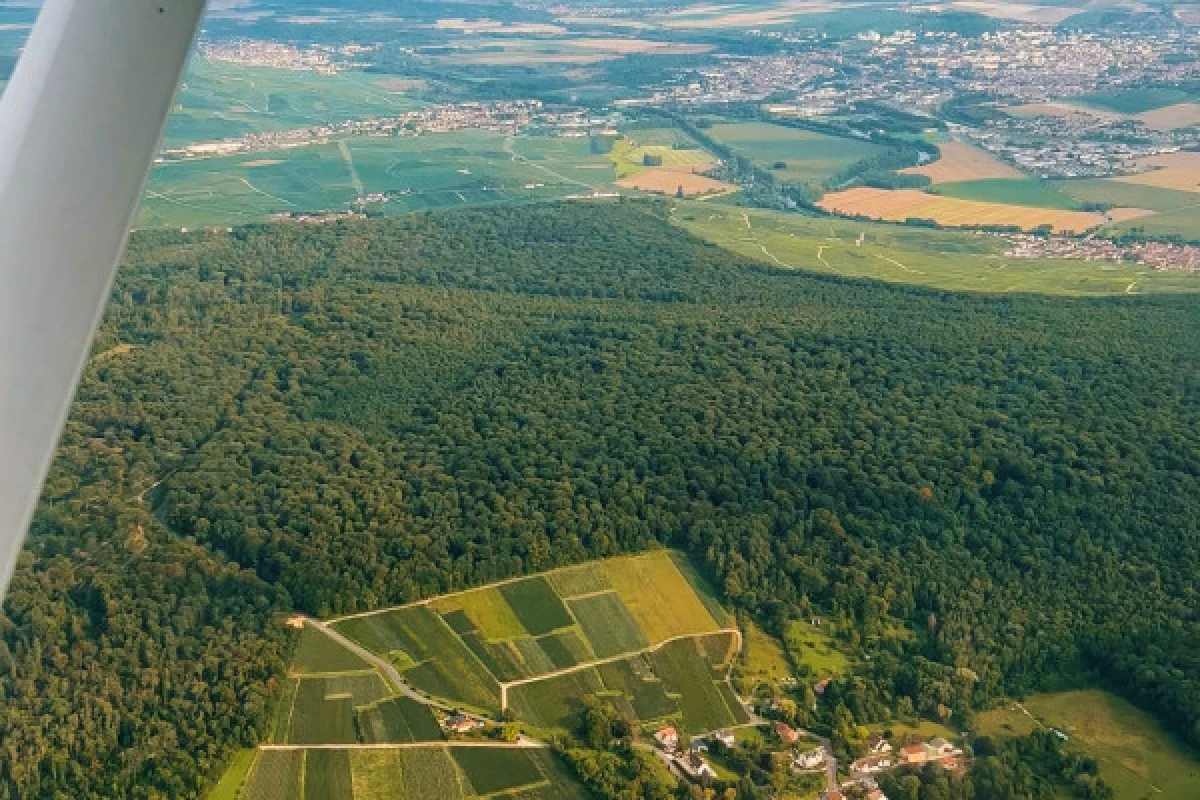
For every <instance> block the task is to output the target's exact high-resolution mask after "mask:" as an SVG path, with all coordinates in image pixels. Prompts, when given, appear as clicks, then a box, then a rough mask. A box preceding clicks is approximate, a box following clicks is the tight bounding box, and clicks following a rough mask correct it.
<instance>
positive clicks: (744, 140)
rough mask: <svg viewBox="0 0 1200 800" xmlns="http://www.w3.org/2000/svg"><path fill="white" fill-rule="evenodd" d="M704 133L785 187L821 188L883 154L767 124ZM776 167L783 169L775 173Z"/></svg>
mask: <svg viewBox="0 0 1200 800" xmlns="http://www.w3.org/2000/svg"><path fill="white" fill-rule="evenodd" d="M705 133H707V134H708V135H709V136H711V137H712V138H714V139H716V140H717V141H718V142H721V143H722V144H725V145H728V146H729V147H731V148H733V150H734V151H735V152H736V153H738V154H739V155H742V156H744V157H746V158H748V159H750V160H751V161H753V162H754V163H755V164H756V165H758V166H759V167H761V168H762V169H765V170H767V171H768V172H770V173H771V174H772V175H774V176H775V178H776V180H777V181H779V182H786V183H814V184H821V183H824V182H825V181H827V180H829V179H830V178H832V177H833V176H834V175H835V174H836V173H838V172H839V171H840V170H842V169H844V168H846V167H848V166H849V165H851V164H853V163H854V162H856V161H861V160H863V159H864V158H869V157H871V156H873V155H877V154H879V153H880V152H882V148H880V147H879V146H878V145H874V144H871V143H870V142H864V141H860V140H858V139H845V138H841V137H838V136H828V135H826V134H823V133H816V132H814V131H806V130H801V129H799V128H791V127H787V126H785V125H773V124H771V123H768V122H735V123H723V124H718V125H713V126H712V127H711V128H709V129H708V130H706V131H705ZM777 163H783V164H784V168H783V169H776V168H775V165H776V164H777Z"/></svg>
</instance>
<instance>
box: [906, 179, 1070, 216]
mask: <svg viewBox="0 0 1200 800" xmlns="http://www.w3.org/2000/svg"><path fill="white" fill-rule="evenodd" d="M929 191H931V192H933V193H934V194H938V195H941V196H943V197H957V198H959V199H960V200H978V201H980V202H984V203H1007V204H1009V205H1018V206H1036V207H1037V208H1056V209H1061V210H1064V211H1072V210H1075V209H1077V208H1078V207H1079V203H1078V202H1077V201H1076V200H1075V198H1074V197H1072V196H1071V195H1070V194H1068V193H1067V192H1064V191H1062V190H1061V189H1059V188H1057V187H1055V186H1054V185H1053V184H1050V183H1044V182H1042V181H1038V180H1033V179H1028V178H1026V179H1018V180H1000V179H992V180H974V181H960V182H958V183H942V184H938V185H937V186H934V187H931V188H930V190H929Z"/></svg>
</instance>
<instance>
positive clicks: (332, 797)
mask: <svg viewBox="0 0 1200 800" xmlns="http://www.w3.org/2000/svg"><path fill="white" fill-rule="evenodd" d="M304 800H355V798H354V784H353V782H352V779H351V776H350V752H349V751H348V750H310V751H308V755H307V756H306V757H305V760H304Z"/></svg>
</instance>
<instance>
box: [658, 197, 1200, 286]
mask: <svg viewBox="0 0 1200 800" xmlns="http://www.w3.org/2000/svg"><path fill="white" fill-rule="evenodd" d="M1128 188H1129V189H1130V190H1136V191H1139V192H1141V191H1149V190H1148V189H1147V188H1146V187H1134V186H1129V187H1128ZM1155 191H1161V190H1155ZM1178 194H1183V193H1182V192H1180V193H1178ZM1180 213H1181V214H1183V213H1189V214H1194V213H1195V210H1194V209H1193V210H1192V211H1189V212H1180ZM1162 217H1163V215H1162V214H1158V215H1155V216H1151V217H1144V218H1143V219H1139V220H1135V221H1134V222H1131V223H1127V224H1128V225H1141V224H1150V223H1155V222H1157V221H1159V220H1161V219H1162ZM672 218H673V219H674V221H675V222H676V224H679V225H682V226H683V227H685V228H687V229H688V230H689V231H691V232H692V233H694V234H695V235H697V236H700V237H701V238H703V239H706V240H708V241H710V242H712V243H714V244H717V245H720V246H722V247H725V248H728V249H730V250H733V251H734V252H737V253H740V254H741V255H743V256H746V257H748V258H752V259H756V260H758V261H760V262H764V263H766V264H768V265H771V266H774V267H779V268H783V269H803V270H811V271H813V272H821V273H825V274H830V275H842V276H847V277H855V278H870V279H873V280H882V281H889V282H892V283H905V284H911V285H915V286H928V287H933V288H938V289H947V290H952V291H975V292H989V293H992V292H998V293H1009V292H1031V293H1039V294H1055V295H1060V294H1066V295H1122V294H1124V293H1125V292H1126V290H1127V288H1128V286H1129V285H1130V283H1133V282H1134V281H1136V282H1137V288H1138V291H1139V292H1140V293H1154V292H1196V291H1200V276H1197V275H1194V274H1193V275H1189V274H1186V273H1182V272H1154V271H1149V272H1147V271H1146V270H1144V269H1143V268H1141V267H1138V266H1136V265H1133V264H1117V263H1111V262H1100V263H1097V262H1087V261H1063V260H1056V259H1011V258H1006V257H1005V256H1004V250H1005V248H1004V245H1003V243H1002V242H1001V241H1000V240H999V239H998V238H997V237H993V236H985V235H981V234H971V233H964V232H961V231H935V230H928V229H924V228H914V227H909V226H905V225H884V224H880V223H876V222H868V221H862V220H845V219H837V218H826V219H815V218H812V217H802V216H800V215H798V214H787V213H781V212H775V211H765V210H760V209H744V208H723V207H721V206H718V205H714V204H711V203H679V204H677V206H676V210H675V212H674V214H673V215H672Z"/></svg>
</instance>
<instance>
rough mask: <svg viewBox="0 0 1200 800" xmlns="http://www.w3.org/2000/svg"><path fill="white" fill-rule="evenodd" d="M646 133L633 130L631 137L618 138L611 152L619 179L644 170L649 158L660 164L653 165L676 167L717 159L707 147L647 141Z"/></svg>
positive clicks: (690, 165) (689, 166)
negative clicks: (644, 138)
mask: <svg viewBox="0 0 1200 800" xmlns="http://www.w3.org/2000/svg"><path fill="white" fill-rule="evenodd" d="M642 133H643V132H642V131H633V132H632V133H630V134H629V137H628V138H625V139H620V140H618V141H617V142H616V143H615V144H614V145H613V149H612V152H611V153H609V158H610V159H611V161H612V163H613V166H614V167H615V168H616V173H617V177H618V178H627V177H629V176H630V175H633V174H635V173H637V172H640V171H641V170H643V169H646V168H647V167H648V166H651V165H650V164H647V163H646V161H647V159H648V158H649V159H653V160H655V161H657V162H658V163H656V164H654V165H653V166H660V167H675V168H685V169H687V168H697V169H699V168H704V167H707V166H709V165H711V164H713V163H714V162H715V161H716V160H717V159H716V157H715V156H713V155H712V154H710V153H709V152H708V151H706V150H700V149H698V148H695V147H690V148H681V147H678V146H673V145H669V144H644V143H642V141H641V140H640V139H639V138H638V137H639V136H640V135H641V134H642Z"/></svg>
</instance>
